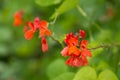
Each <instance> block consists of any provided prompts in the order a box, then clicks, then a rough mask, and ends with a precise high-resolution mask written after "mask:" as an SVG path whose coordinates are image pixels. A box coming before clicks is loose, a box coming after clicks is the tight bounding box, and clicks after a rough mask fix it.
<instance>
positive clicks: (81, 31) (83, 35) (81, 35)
mask: <svg viewBox="0 0 120 80" xmlns="http://www.w3.org/2000/svg"><path fill="white" fill-rule="evenodd" d="M79 33H80V37H81V38H84V37H85V35H86V33H85V31H84V30H80V31H79Z"/></svg>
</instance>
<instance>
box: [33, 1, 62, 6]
mask: <svg viewBox="0 0 120 80" xmlns="http://www.w3.org/2000/svg"><path fill="white" fill-rule="evenodd" d="M61 1H62V0H35V2H36V3H37V4H38V5H40V6H43V7H45V6H50V5H54V4H59V3H60V2H61Z"/></svg>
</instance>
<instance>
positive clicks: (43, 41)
mask: <svg viewBox="0 0 120 80" xmlns="http://www.w3.org/2000/svg"><path fill="white" fill-rule="evenodd" d="M41 42H42V51H43V52H46V51H47V50H48V44H47V41H46V39H45V38H44V37H42V40H41Z"/></svg>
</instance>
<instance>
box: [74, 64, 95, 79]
mask: <svg viewBox="0 0 120 80" xmlns="http://www.w3.org/2000/svg"><path fill="white" fill-rule="evenodd" d="M96 79H97V74H96V71H95V70H94V69H93V68H91V67H89V66H88V67H83V68H81V69H80V70H79V71H78V72H77V73H76V75H75V77H74V79H73V80H96Z"/></svg>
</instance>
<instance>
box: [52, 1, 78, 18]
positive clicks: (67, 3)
mask: <svg viewBox="0 0 120 80" xmlns="http://www.w3.org/2000/svg"><path fill="white" fill-rule="evenodd" d="M78 3H79V0H65V1H64V2H63V3H62V4H61V5H60V7H59V8H58V9H57V13H58V15H60V14H62V13H64V12H66V11H68V10H70V9H72V8H74V7H75V6H76V5H77V4H78ZM55 16H56V12H54V13H53V15H52V16H51V17H50V18H51V19H53V18H54V17H55Z"/></svg>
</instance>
